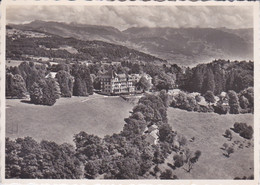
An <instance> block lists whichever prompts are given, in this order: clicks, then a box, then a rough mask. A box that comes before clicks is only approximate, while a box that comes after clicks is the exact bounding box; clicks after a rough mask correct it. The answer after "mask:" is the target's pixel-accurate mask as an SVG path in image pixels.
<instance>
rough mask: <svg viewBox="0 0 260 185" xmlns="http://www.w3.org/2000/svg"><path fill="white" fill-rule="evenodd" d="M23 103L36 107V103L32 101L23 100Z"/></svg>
mask: <svg viewBox="0 0 260 185" xmlns="http://www.w3.org/2000/svg"><path fill="white" fill-rule="evenodd" d="M21 102H22V103H27V104H34V105H36V104H35V103H33V102H31V100H21Z"/></svg>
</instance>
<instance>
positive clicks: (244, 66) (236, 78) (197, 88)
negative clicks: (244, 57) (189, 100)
mask: <svg viewBox="0 0 260 185" xmlns="http://www.w3.org/2000/svg"><path fill="white" fill-rule="evenodd" d="M181 79H182V81H179V84H178V85H179V88H181V89H182V90H186V91H188V92H199V93H202V94H204V93H206V92H207V91H212V92H213V93H214V94H215V95H219V94H220V93H221V92H228V91H229V90H233V91H235V92H237V93H239V92H240V91H242V90H244V89H246V88H248V87H253V86H254V63H253V62H251V61H249V62H246V61H241V62H238V61H235V62H230V61H225V60H215V61H213V62H211V63H208V64H200V65H198V66H196V67H194V68H192V69H189V68H187V69H186V71H185V75H181Z"/></svg>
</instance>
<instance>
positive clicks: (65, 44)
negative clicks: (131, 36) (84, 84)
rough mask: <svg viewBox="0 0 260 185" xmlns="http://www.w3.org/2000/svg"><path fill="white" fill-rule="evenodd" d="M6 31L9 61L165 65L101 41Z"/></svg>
mask: <svg viewBox="0 0 260 185" xmlns="http://www.w3.org/2000/svg"><path fill="white" fill-rule="evenodd" d="M7 28H8V29H7V38H6V39H7V40H6V41H7V42H6V56H7V58H9V59H17V60H20V59H25V58H26V57H31V58H32V57H34V58H37V57H45V58H49V59H50V60H51V59H63V60H66V61H68V62H73V61H77V60H78V61H89V62H102V61H103V62H121V61H129V62H155V63H166V61H165V60H162V59H160V58H157V57H154V56H152V55H149V54H146V53H143V52H140V51H137V50H134V49H129V48H127V47H125V46H121V45H116V44H111V43H107V42H104V41H96V40H94V41H83V40H79V39H75V38H73V37H70V38H64V37H61V36H58V35H54V34H49V33H46V32H45V33H44V32H42V31H35V30H32V29H30V30H29V29H28V30H29V31H26V30H25V29H14V28H12V27H11V26H8V27H7Z"/></svg>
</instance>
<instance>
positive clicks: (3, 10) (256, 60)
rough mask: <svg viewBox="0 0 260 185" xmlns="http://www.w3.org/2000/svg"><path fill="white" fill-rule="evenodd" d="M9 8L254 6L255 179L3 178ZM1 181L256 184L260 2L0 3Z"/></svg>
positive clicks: (116, 184) (118, 184)
mask: <svg viewBox="0 0 260 185" xmlns="http://www.w3.org/2000/svg"><path fill="white" fill-rule="evenodd" d="M12 5H50V6H51V5H72V6H74V5H88V6H95V5H113V6H125V5H140V6H142V5H145V6H165V5H169V6H171V5H174V6H176V5H178V6H185V5H189V6H191V5H192V6H205V5H206V6H215V5H218V6H253V7H254V94H255V99H254V101H255V113H254V180H174V181H173V180H49V179H48V180H46V179H44V180H40V179H39V180H38V179H37V180H25V179H5V178H4V177H5V171H4V168H5V165H4V164H5V157H4V156H5V45H6V43H5V34H6V33H5V32H6V31H5V25H6V21H5V20H6V7H7V6H12ZM1 14H2V17H1V28H2V29H1V60H0V61H1V68H0V69H1V74H0V75H1V76H0V77H1V86H0V89H1V99H0V101H1V134H0V135H1V163H0V164H1V180H2V183H5V184H7V183H8V184H30V185H31V184H42V185H43V184H44V185H47V184H80V185H83V184H95V185H108V184H111V185H112V184H113V185H123V184H130V185H136V184H139V185H152V184H158V185H166V184H167V185H168V184H169V185H170V184H177V185H184V184H190V185H196V184H207V185H211V184H212V185H217V184H218V185H222V184H223V185H224V184H234V185H244V184H247V185H256V184H258V182H259V124H258V123H259V122H260V108H259V105H258V104H257V103H258V102H260V96H259V95H260V87H259V84H260V76H259V72H260V66H259V62H260V61H259V59H260V54H259V53H260V50H259V38H260V37H259V33H260V31H259V30H260V28H259V21H260V19H259V2H258V1H257V2H208V1H207V2H191V1H184V2H180V1H176V2H167V1H163V2H155V1H148V2H143V1H138V2H136V1H135V2H131V1H124V2H119V1H116V2H113V1H111V2H109V1H103V2H100V1H83V0H77V1H67V0H60V1H48V0H45V1H31V0H27V1H26V0H20V1H11V0H8V1H7V0H6V1H3V2H2V4H1Z"/></svg>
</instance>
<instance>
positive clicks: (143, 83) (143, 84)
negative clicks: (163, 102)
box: [136, 76, 151, 92]
mask: <svg viewBox="0 0 260 185" xmlns="http://www.w3.org/2000/svg"><path fill="white" fill-rule="evenodd" d="M136 87H137V89H142V90H143V92H144V91H147V90H149V88H150V87H151V84H150V83H149V81H148V80H147V79H146V78H145V77H144V76H142V77H141V78H140V80H139V81H138V82H137V84H136Z"/></svg>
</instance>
